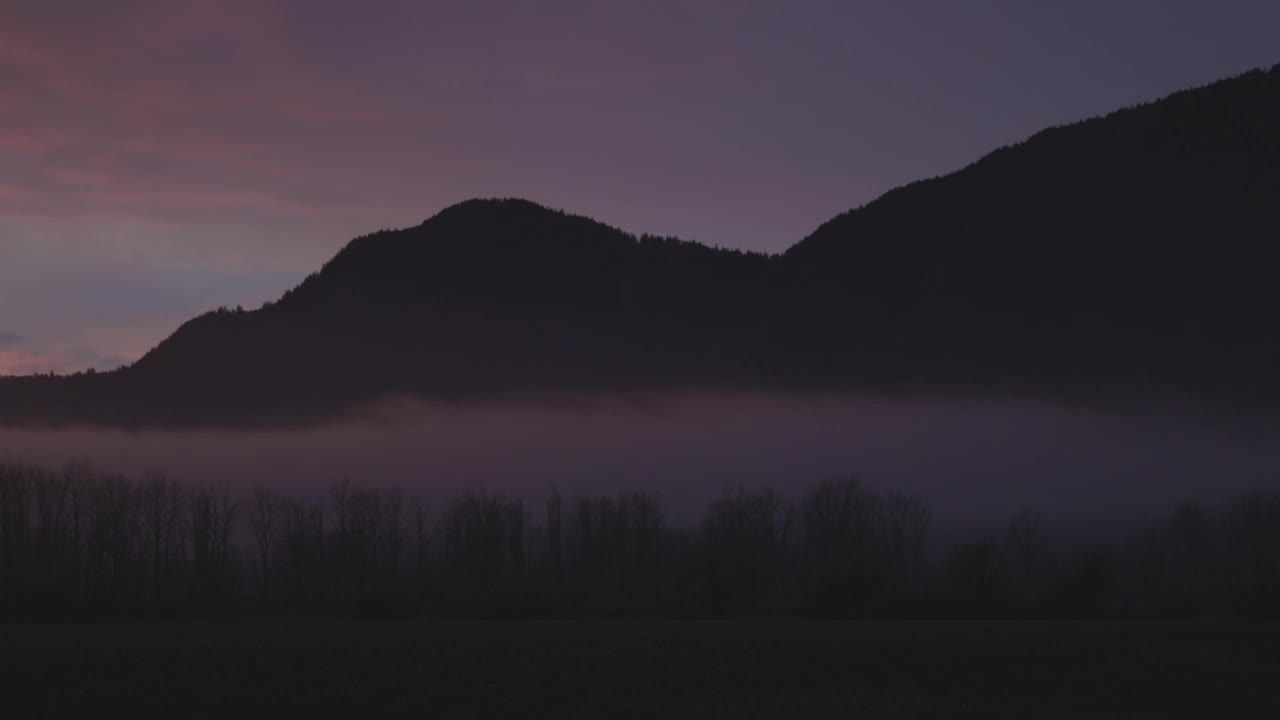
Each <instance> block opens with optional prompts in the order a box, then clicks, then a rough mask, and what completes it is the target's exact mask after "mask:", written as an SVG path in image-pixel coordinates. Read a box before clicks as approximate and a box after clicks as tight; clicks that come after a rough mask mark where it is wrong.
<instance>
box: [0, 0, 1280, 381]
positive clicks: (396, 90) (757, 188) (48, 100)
mask: <svg viewBox="0 0 1280 720" xmlns="http://www.w3.org/2000/svg"><path fill="white" fill-rule="evenodd" d="M1277 38H1280V3H1277V2H1275V0H1248V1H1243V0H1242V1H1239V2H1231V1H1229V0H1223V1H1220V2H1212V3H1210V2H1204V1H1203V0H1194V1H1192V0H1158V1H1157V0H1150V1H1125V0H1116V1H1114V2H1106V3H1103V2H1080V1H1079V0H1074V1H1072V2H1056V3H1048V2H1035V3H1031V2H1025V1H1023V0H1017V1H1013V0H1010V1H1008V2H996V1H993V0H970V1H967V2H935V3H919V2H912V1H909V0H894V1H893V2H889V1H887V0H886V1H884V2H863V1H858V0H843V1H839V2H835V1H833V2H800V1H791V2H785V3H783V2H770V3H765V2H756V1H754V0H741V1H739V2H730V1H728V0H704V1H700V2H699V1H696V0H682V1H681V2H667V1H666V0H650V1H649V2H632V3H615V2H600V1H598V0H594V1H591V2H587V1H583V2H567V1H562V0H537V1H534V0H530V1H528V2H505V3H495V2H485V1H483V0H468V1H467V2H462V1H452V0H450V1H441V2H429V1H428V0H365V1H363V2H337V1H332V0H279V1H272V0H262V1H261V2H248V1H245V2H236V1H228V0H112V1H111V2H102V1H101V0H41V1H40V2H33V1H29V0H0V373H3V372H30V371H43V370H68V369H75V368H81V367H87V366H90V365H95V366H97V367H99V368H103V367H108V366H113V365H115V364H118V363H120V362H124V361H130V360H133V359H136V358H137V357H138V356H139V355H140V354H142V353H143V352H145V351H146V350H147V349H148V348H150V347H151V346H153V345H154V344H155V343H156V342H158V341H159V340H160V339H161V338H163V337H164V336H165V335H166V334H167V333H168V332H170V331H171V330H172V329H174V328H175V327H176V326H177V324H178V323H180V322H181V321H182V320H184V319H186V318H187V317H190V316H192V315H194V314H196V313H198V312H200V311H202V310H205V309H210V308H212V307H216V306H218V305H236V304H243V305H245V306H246V307H250V306H256V305H258V304H260V303H261V302H262V301H264V300H267V299H270V298H273V297H275V296H277V295H279V294H280V293H281V292H282V291H283V290H284V289H286V288H287V287H289V286H290V285H292V284H294V283H295V282H297V281H298V280H300V279H301V278H302V277H303V276H305V274H306V273H308V272H310V271H312V270H314V269H316V268H318V267H319V265H320V263H322V262H323V261H324V260H325V259H327V258H328V257H329V256H330V255H332V254H333V253H334V252H335V251H336V250H337V249H338V248H339V247H341V245H342V244H343V243H344V242H346V241H347V240H349V239H350V238H351V237H353V236H355V235H358V234H362V233H364V232H367V231H371V230H375V229H378V228H382V227H398V226H405V225H411V224H415V223H417V222H420V221H422V220H423V219H425V218H426V217H428V216H430V215H431V214H433V213H434V212H436V211H437V210H439V209H440V208H442V207H445V206H447V205H449V204H452V203H454V202H457V201H460V200H463V199H466V198H468V197H473V196H522V197H527V198H530V199H533V200H536V201H539V202H543V203H545V204H548V205H551V206H555V207H562V208H565V209H568V210H571V211H574V212H577V213H582V214H587V215H591V216H594V217H596V218H598V219H601V220H603V221H606V222H608V223H611V224H614V225H618V226H621V227H623V228H625V229H628V230H632V231H636V232H640V231H650V232H659V233H668V234H677V235H680V236H682V237H687V238H691V239H697V240H702V241H705V242H709V243H714V244H720V245H727V246H737V247H744V248H750V249H760V250H770V251H777V250H781V249H783V248H785V247H786V246H787V245H789V244H791V243H793V242H795V241H797V240H799V239H800V238H801V237H803V236H804V235H805V234H807V233H808V232H809V231H811V230H812V229H814V228H815V227H816V226H817V225H818V224H820V223H821V222H822V221H824V220H826V219H827V218H828V217H830V216H832V215H834V214H836V213H838V212H840V211H842V210H845V209H847V208H849V207H852V206H856V205H859V204H861V203H864V202H866V201H868V200H871V199H873V198H874V197H875V196H876V195H878V194H879V193H881V192H883V191H885V190H887V189H889V188H891V187H893V186H895V185H898V184H901V183H903V182H907V181H910V180H913V179H917V178H920V177H924V176H929V175H936V174H939V173H943V172H947V171H950V170H953V169H956V168H957V167H959V166H962V165H964V164H965V163H967V162H969V161H971V160H973V159H975V158H977V157H978V156H979V155H981V154H982V153H984V152H986V151H988V150H990V149H992V148H994V147H996V146H999V145H1001V144H1006V143H1010V142H1014V141H1017V140H1020V139H1022V138H1024V137H1025V136H1027V135H1028V134H1030V133H1032V132H1034V131H1035V130H1037V129H1039V128H1041V127H1044V126H1047V125H1051V124H1058V123H1061V122H1065V121H1070V120H1075V119H1079V118H1083V117H1086V116H1091V115H1095V114H1099V113H1102V112H1106V111H1109V110H1112V109H1115V108H1117V107H1121V106H1125V105H1129V104H1133V103H1135V102H1138V101H1142V100H1148V99H1153V98H1155V97H1158V96H1160V95H1163V94H1165V93H1168V92H1171V91H1174V90H1177V89H1180V88H1183V87H1187V86H1191V85H1196V84H1201V83H1205V82H1208V81H1212V80H1214V79H1217V78H1220V77H1223V76H1226V75H1231V74H1235V73H1238V72H1241V71H1244V70H1247V69H1250V68H1252V67H1257V66H1264V65H1271V64H1273V63H1275V62H1278V61H1280V45H1277V43H1276V39H1277Z"/></svg>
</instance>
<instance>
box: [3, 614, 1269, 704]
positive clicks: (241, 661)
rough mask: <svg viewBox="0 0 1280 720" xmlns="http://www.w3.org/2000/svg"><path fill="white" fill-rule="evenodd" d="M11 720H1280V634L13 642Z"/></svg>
mask: <svg viewBox="0 0 1280 720" xmlns="http://www.w3.org/2000/svg"><path fill="white" fill-rule="evenodd" d="M0 689H2V691H3V695H2V696H0V717H4V718H15V719H16V718H25V717H69V718H72V717H74V718H81V717H129V718H149V717H157V718H158V717H163V718H183V717H201V718H203V717H221V718H244V717H307V716H312V717H334V716H343V717H388V716H390V717H405V716H414V717H424V718H425V717H431V718H472V717H476V718H479V717H555V718H578V717H581V718H618V717H636V718H704V717H728V718H753V717H770V718H775V717H776V718H806V717H815V718H817V717H832V718H835V717H857V718H880V717H885V718H944V717H945V718H963V717H972V718H989V717H1010V718H1014V717H1016V718H1058V717H1061V718H1131V717H1149V718H1170V717H1187V718H1234V717H1260V718H1261V717H1280V626H1272V625H1261V626H1259V625H1250V626H1245V625H1147V624H1043V623H828V622H783V621H778V622H773V621H759V622H757V621H735V622H703V623H698V622H687V623H684V622H652V623H651V622H581V623H574V622H547V623H542V622H529V623H425V624H385V625H379V624H347V623H309V624H272V625H252V624H236V625H121V626H51V627H10V628H0Z"/></svg>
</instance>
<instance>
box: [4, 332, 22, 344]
mask: <svg viewBox="0 0 1280 720" xmlns="http://www.w3.org/2000/svg"><path fill="white" fill-rule="evenodd" d="M20 342H22V336H21V335H19V334H17V333H13V332H9V331H7V330H0V347H6V346H9V345H17V344H18V343H20Z"/></svg>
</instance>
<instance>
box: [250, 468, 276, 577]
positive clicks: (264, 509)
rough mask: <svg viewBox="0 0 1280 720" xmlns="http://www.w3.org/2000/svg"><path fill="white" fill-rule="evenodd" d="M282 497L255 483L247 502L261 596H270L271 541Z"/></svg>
mask: <svg viewBox="0 0 1280 720" xmlns="http://www.w3.org/2000/svg"><path fill="white" fill-rule="evenodd" d="M283 505H284V503H283V500H282V498H281V497H280V496H279V495H277V494H276V493H275V492H274V491H272V490H270V489H269V488H267V487H266V486H264V485H261V484H259V485H255V486H254V488H253V498H252V502H250V504H249V527H250V528H251V529H252V530H253V539H254V543H255V544H256V545H257V550H258V566H259V568H260V569H261V571H262V585H261V591H262V597H263V599H264V600H268V599H270V597H271V587H270V586H271V547H272V545H271V543H272V541H273V540H275V537H276V533H277V532H278V530H279V526H280V524H281V520H282V518H281V516H282V515H283V514H284V507H283Z"/></svg>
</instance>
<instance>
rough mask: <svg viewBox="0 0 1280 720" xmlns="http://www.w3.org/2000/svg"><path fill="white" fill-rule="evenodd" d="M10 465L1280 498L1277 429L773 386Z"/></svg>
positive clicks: (11, 441) (434, 495)
mask: <svg viewBox="0 0 1280 720" xmlns="http://www.w3.org/2000/svg"><path fill="white" fill-rule="evenodd" d="M0 461H19V462H28V463H37V464H42V465H60V464H63V463H66V462H71V461H77V462H88V463H91V464H93V465H96V466H99V467H101V468H103V469H107V470H113V471H119V472H125V473H130V474H136V473H141V472H143V471H146V470H149V469H156V468H159V469H163V470H165V471H166V472H167V473H168V474H169V475H170V476H172V477H174V478H176V479H179V480H182V481H185V482H225V483H227V484H229V485H230V486H231V487H232V488H233V489H236V490H240V489H244V488H247V487H248V486H250V485H252V484H255V483H265V484H268V485H270V486H272V487H274V488H276V489H278V490H280V491H281V492H287V493H292V494H298V495H304V496H305V495H313V496H314V495H319V494H321V493H323V492H325V491H326V490H327V489H328V488H329V487H330V486H331V485H332V484H333V483H335V482H336V481H338V480H341V479H343V478H350V479H351V480H352V481H354V482H356V483H358V484H362V485H370V486H400V487H403V488H405V489H407V490H410V491H412V492H417V493H420V494H422V495H423V496H424V497H426V498H428V499H429V500H439V499H443V498H446V497H448V496H451V495H454V494H456V493H458V492H460V491H463V490H466V489H481V488H483V489H485V490H487V491H490V492H502V493H506V494H509V495H513V496H517V497H525V498H529V499H531V500H539V499H541V498H544V497H546V495H547V493H548V492H549V490H550V488H551V486H552V485H553V484H554V485H556V486H557V487H558V488H559V489H560V491H561V492H562V493H573V494H577V493H592V494H607V493H613V492H616V491H619V490H637V489H639V490H649V491H656V492H659V493H661V494H662V496H663V499H664V501H665V503H666V510H667V512H668V515H669V517H670V518H671V520H672V521H673V522H683V521H692V520H693V519H694V518H696V517H697V516H698V514H699V513H700V512H701V511H702V509H703V508H704V507H705V504H706V503H707V502H708V501H709V500H710V499H711V498H712V497H714V496H715V495H716V494H718V493H719V492H720V490H721V489H722V488H724V487H725V486H728V485H738V484H742V485H745V486H747V487H748V488H751V487H760V486H765V485H768V486H772V487H773V488H775V489H777V490H778V491H779V492H780V493H782V494H784V495H786V494H791V493H797V492H799V491H800V490H802V489H804V488H806V487H808V486H810V485H812V484H813V483H815V482H817V481H819V480H822V479H824V478H827V477H831V476H833V475H848V474H856V475H858V476H860V477H861V478H862V480H863V481H864V482H865V483H866V484H868V485H869V486H871V487H872V488H876V489H879V490H890V489H898V490H903V491H907V492H912V493H918V494H919V495H921V496H923V497H924V499H925V500H927V501H928V502H929V504H930V505H931V506H932V507H933V508H934V510H935V513H936V520H937V522H938V523H939V524H940V525H950V526H956V527H963V526H970V525H979V524H981V525H986V524H989V523H993V522H1001V521H1002V520H1003V519H1004V518H1006V517H1008V516H1009V515H1010V514H1011V513H1013V512H1016V511H1018V510H1022V509H1027V508H1034V509H1037V510H1039V511H1040V512H1041V514H1042V516H1043V517H1044V518H1045V519H1046V520H1047V521H1049V522H1052V523H1054V524H1056V525H1059V526H1064V527H1089V526H1107V525H1111V524H1113V523H1119V522H1126V521H1129V520H1133V519H1138V518H1142V517H1146V516H1149V515H1152V514H1156V513H1160V512H1163V511H1165V510H1167V508H1168V507H1169V505H1170V504H1171V503H1173V502H1176V501H1180V500H1184V499H1199V500H1206V501H1215V500H1220V499H1223V498H1226V497H1229V496H1231V495H1234V494H1238V493H1239V492H1242V491H1246V490H1252V489H1264V490H1266V489H1270V490H1275V489H1280V425H1277V424H1271V425H1268V424H1265V423H1244V422H1234V423H1216V424H1215V423H1210V422H1206V421H1203V420H1192V419H1185V418H1176V417H1168V416H1154V415H1143V414H1137V413H1123V414H1121V413H1112V414H1107V413H1100V412H1091V411H1080V410H1063V409H1058V408H1051V407H1046V406H1038V405H1032V404H1014V403H1010V404H992V403H981V402H976V401H958V400H951V401H926V400H922V399H911V400H903V399H885V398H866V397H852V398H842V399H798V398H794V397H781V396H776V395H768V394H735V395H711V394H697V393H694V394H684V395H678V396H677V395H668V396H664V397H659V398H650V399H647V400H645V401H643V402H637V401H635V400H634V399H632V400H595V401H590V402H586V401H583V402H577V403H568V404H564V405H559V406H555V407H551V406H547V405H539V404H532V403H529V404H510V405H503V406H499V405H492V404H490V405H478V406H467V407H454V406H442V405H428V404H421V403H413V402H394V403H385V404H383V405H381V406H379V407H377V408H375V409H372V410H370V411H369V412H366V413H362V414H360V415H359V416H354V417H351V418H348V419H346V420H343V421H341V422H336V423H331V424H327V425H324V426H317V427H313V428H308V429H289V430H279V431H269V432H267V431H253V432H248V431H245V432H237V431H202V432H190V431H184V432H176V431H172V432H171V431H141V432H126V431H119V430H106V429H68V430H56V431H55V430H39V431H36V430H18V429H3V430H0Z"/></svg>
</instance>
